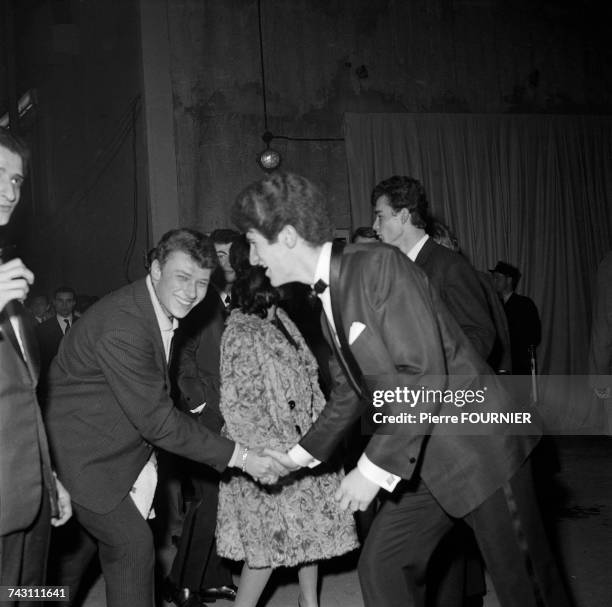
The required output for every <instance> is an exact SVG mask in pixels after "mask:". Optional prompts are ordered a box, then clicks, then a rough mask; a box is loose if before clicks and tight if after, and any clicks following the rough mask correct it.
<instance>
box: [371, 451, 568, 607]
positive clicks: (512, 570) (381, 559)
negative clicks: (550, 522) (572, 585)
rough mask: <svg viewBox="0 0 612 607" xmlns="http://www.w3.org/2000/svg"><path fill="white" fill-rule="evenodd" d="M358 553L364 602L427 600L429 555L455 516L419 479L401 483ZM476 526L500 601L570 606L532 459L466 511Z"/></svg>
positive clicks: (404, 605) (528, 606) (374, 605)
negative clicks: (550, 543)
mask: <svg viewBox="0 0 612 607" xmlns="http://www.w3.org/2000/svg"><path fill="white" fill-rule="evenodd" d="M397 490H399V494H398V495H397V496H393V495H392V496H391V497H390V498H388V499H386V500H385V501H384V504H383V506H382V508H381V510H380V512H379V514H378V516H377V518H376V520H375V521H374V524H373V525H372V528H371V530H370V534H369V535H368V539H367V541H366V544H365V546H364V548H363V551H362V554H361V558H360V560H359V580H360V582H361V587H362V591H363V596H364V603H365V605H366V607H396V606H397V607H423V606H424V605H425V598H426V590H427V589H426V572H427V565H428V562H429V558H430V556H431V554H432V553H433V551H434V549H435V548H436V546H437V545H438V543H439V541H440V540H441V538H442V537H443V536H444V535H445V534H446V533H447V532H448V531H449V530H450V529H451V528H452V527H453V526H454V525H455V524H456V521H455V519H453V518H452V517H450V516H449V515H448V514H446V512H444V510H443V509H442V508H441V507H440V505H439V504H438V503H437V502H436V500H435V499H434V497H433V496H432V495H431V493H430V491H429V489H428V488H427V487H426V486H425V483H423V482H422V481H421V482H420V483H419V485H418V487H417V488H416V489H415V490H409V489H408V488H407V487H406V486H404V487H403V488H402V487H400V486H398V488H397V489H396V491H397ZM463 520H464V521H465V522H466V523H467V524H468V525H469V526H470V527H471V528H472V530H473V531H474V534H475V536H476V540H477V542H478V545H479V548H480V550H481V553H482V556H483V558H484V561H485V565H486V567H487V569H488V571H489V575H490V576H491V579H492V581H493V586H494V587H495V591H496V594H497V597H498V599H499V602H500V604H501V605H502V607H569V605H570V602H569V600H568V598H567V594H566V592H565V584H564V583H563V581H562V580H561V577H560V575H559V572H558V570H557V567H556V564H555V562H554V558H553V556H552V553H551V551H550V548H549V546H548V541H547V539H546V534H545V532H544V528H543V526H542V522H541V518H540V514H539V511H538V506H537V502H536V498H535V495H534V492H533V481H532V478H531V467H530V462H529V460H528V461H527V462H526V463H525V464H523V466H522V467H521V468H520V469H519V470H518V471H517V473H516V474H515V475H514V476H513V477H512V478H511V479H510V481H508V482H507V483H505V485H504V486H503V487H501V488H500V489H498V490H497V491H496V492H495V493H494V494H493V495H492V496H491V497H490V498H488V499H487V500H485V502H484V503H482V504H481V505H480V506H478V507H477V508H476V509H475V510H473V511H472V512H470V513H469V514H468V515H467V516H465V517H464V519H463Z"/></svg>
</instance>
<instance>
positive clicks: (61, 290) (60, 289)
mask: <svg viewBox="0 0 612 607" xmlns="http://www.w3.org/2000/svg"><path fill="white" fill-rule="evenodd" d="M60 293H70V294H71V295H72V297H74V299H75V300H76V291H75V290H74V289H73V288H72V287H66V286H62V287H58V288H57V289H55V291H53V299H55V298H56V297H57V296H58V295H59V294H60Z"/></svg>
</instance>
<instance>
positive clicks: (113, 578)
mask: <svg viewBox="0 0 612 607" xmlns="http://www.w3.org/2000/svg"><path fill="white" fill-rule="evenodd" d="M72 505H73V509H74V512H75V516H76V518H77V520H78V522H79V524H80V525H81V526H82V527H83V528H84V529H85V531H86V532H87V534H81V536H82V537H81V538H80V543H79V547H78V549H77V550H76V551H75V552H73V553H72V554H70V555H67V557H66V558H64V559H63V562H62V566H61V571H60V579H59V580H58V583H60V584H63V585H69V586H70V587H71V588H70V593H71V596H75V595H76V591H77V588H78V584H79V583H80V581H81V579H82V577H83V575H84V573H85V571H86V569H87V567H88V566H89V564H90V562H91V559H92V558H93V557H94V556H95V553H96V550H97V552H98V555H99V558H100V566H101V568H102V574H103V575H104V582H105V584H106V606H107V607H127V606H128V605H129V607H153V606H154V565H155V552H154V548H153V534H152V532H151V529H150V528H149V523H147V521H145V520H144V518H143V517H142V515H141V514H140V512H138V509H137V508H136V506H135V505H134V502H132V499H131V497H130V496H129V494H128V495H127V496H126V497H125V498H124V499H123V500H122V501H121V502H120V503H119V505H118V506H117V507H116V508H115V509H114V510H111V512H108V513H107V514H98V513H96V512H92V511H91V510H88V509H87V508H84V507H83V506H80V505H79V504H75V503H74V502H73V504H72Z"/></svg>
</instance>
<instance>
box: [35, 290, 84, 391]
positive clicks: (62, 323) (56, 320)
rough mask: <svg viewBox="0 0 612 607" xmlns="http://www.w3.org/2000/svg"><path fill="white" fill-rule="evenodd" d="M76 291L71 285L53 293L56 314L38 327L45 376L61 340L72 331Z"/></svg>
mask: <svg viewBox="0 0 612 607" xmlns="http://www.w3.org/2000/svg"><path fill="white" fill-rule="evenodd" d="M75 306H76V293H75V292H74V289H72V288H71V287H60V288H59V289H56V290H55V293H54V294H53V308H54V310H55V314H54V315H53V316H52V317H51V318H48V319H47V320H45V321H43V322H42V323H40V324H39V325H38V326H37V327H36V337H37V338H38V344H39V346H40V364H41V375H42V377H43V381H44V378H45V377H46V375H47V372H48V371H49V366H50V365H51V361H52V360H53V358H54V357H55V355H56V354H57V350H58V348H59V345H60V342H61V341H62V338H63V337H64V335H65V334H66V333H67V332H68V331H70V327H72V325H73V324H74V321H75V320H76V317H75V315H74V307H75Z"/></svg>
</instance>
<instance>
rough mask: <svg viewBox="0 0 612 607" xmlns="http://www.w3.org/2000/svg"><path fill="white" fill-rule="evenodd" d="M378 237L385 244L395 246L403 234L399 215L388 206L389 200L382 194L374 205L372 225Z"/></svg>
mask: <svg viewBox="0 0 612 607" xmlns="http://www.w3.org/2000/svg"><path fill="white" fill-rule="evenodd" d="M372 228H373V229H374V231H375V232H376V233H377V234H378V237H379V238H380V239H381V240H382V241H383V242H386V243H387V244H397V241H398V240H399V238H400V237H401V236H402V234H403V232H404V228H403V224H402V218H401V213H399V212H397V211H394V210H393V209H392V208H391V206H390V205H389V199H388V198H387V196H385V195H384V194H383V195H382V196H380V197H379V198H378V200H376V204H375V205H374V224H373V225H372Z"/></svg>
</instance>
